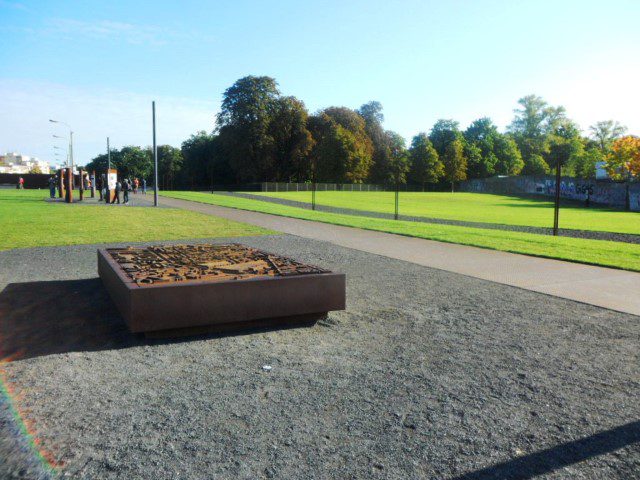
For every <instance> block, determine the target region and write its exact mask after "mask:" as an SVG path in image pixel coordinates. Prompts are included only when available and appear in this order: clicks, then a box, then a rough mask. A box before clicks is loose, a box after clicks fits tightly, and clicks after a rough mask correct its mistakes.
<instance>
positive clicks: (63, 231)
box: [0, 190, 273, 250]
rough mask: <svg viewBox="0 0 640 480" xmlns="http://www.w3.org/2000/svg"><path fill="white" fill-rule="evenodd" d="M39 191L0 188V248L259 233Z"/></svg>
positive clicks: (192, 216) (184, 214)
mask: <svg viewBox="0 0 640 480" xmlns="http://www.w3.org/2000/svg"><path fill="white" fill-rule="evenodd" d="M46 196H48V191H46V192H45V191H44V190H0V250H8V249H11V248H24V247H42V246H52V245H79V244H90V243H110V242H145V241H153V240H177V239H194V238H210V237H236V236H243V235H263V234H267V233H273V232H269V231H268V230H265V229H263V228H260V227H256V226H253V225H246V224H243V223H238V222H232V221H229V220H225V219H222V218H216V217H212V216H210V215H203V214H199V213H195V212H189V211H185V210H178V209H173V208H148V207H128V206H127V207H125V206H115V205H113V206H111V205H80V204H71V205H68V204H65V203H48V202H45V201H44V198H45V197H46Z"/></svg>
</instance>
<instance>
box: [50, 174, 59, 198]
mask: <svg viewBox="0 0 640 480" xmlns="http://www.w3.org/2000/svg"><path fill="white" fill-rule="evenodd" d="M57 183H58V182H56V177H54V176H53V175H51V176H50V177H49V198H56V184H57Z"/></svg>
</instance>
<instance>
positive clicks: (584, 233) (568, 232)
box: [216, 192, 640, 244]
mask: <svg viewBox="0 0 640 480" xmlns="http://www.w3.org/2000/svg"><path fill="white" fill-rule="evenodd" d="M216 193H217V194H219V195H228V196H230V197H240V198H249V199H251V200H261V201H263V202H271V203H278V204H281V205H288V206H290V207H299V208H311V203H307V202H299V201H296V200H287V199H284V198H275V197H266V196H263V195H254V194H251V193H238V192H216ZM400 209H402V204H401V206H400ZM316 210H318V211H321V212H329V213H342V214H347V215H359V216H364V217H373V218H385V219H389V220H393V218H394V215H393V213H382V212H371V211H366V210H356V209H353V208H339V207H330V206H327V205H318V204H316ZM561 214H562V212H561ZM398 218H399V219H400V220H407V221H410V222H424V223H437V224H440V225H457V226H462V227H474V228H489V229H492V230H511V231H514V232H526V233H538V234H542V235H553V229H552V228H544V227H527V226H521V225H505V224H501V223H483V222H467V221H463V220H447V219H444V218H432V217H413V216H409V215H399V216H398ZM558 234H559V235H560V236H563V237H574V238H587V239H592V240H610V241H614V242H624V243H636V244H640V235H633V234H628V233H614V232H596V231H592V230H573V229H567V228H560V229H559V230H558Z"/></svg>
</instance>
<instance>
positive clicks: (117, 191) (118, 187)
mask: <svg viewBox="0 0 640 480" xmlns="http://www.w3.org/2000/svg"><path fill="white" fill-rule="evenodd" d="M121 191H122V184H121V183H120V182H119V181H118V182H116V194H115V196H114V197H113V200H112V201H111V203H116V201H117V202H118V203H120V192H121Z"/></svg>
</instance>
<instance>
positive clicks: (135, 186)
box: [133, 177, 140, 195]
mask: <svg viewBox="0 0 640 480" xmlns="http://www.w3.org/2000/svg"><path fill="white" fill-rule="evenodd" d="M139 186H140V180H138V177H136V178H134V179H133V194H134V195H135V194H137V193H138V187H139Z"/></svg>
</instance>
